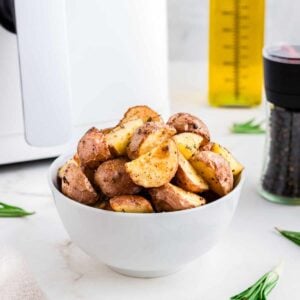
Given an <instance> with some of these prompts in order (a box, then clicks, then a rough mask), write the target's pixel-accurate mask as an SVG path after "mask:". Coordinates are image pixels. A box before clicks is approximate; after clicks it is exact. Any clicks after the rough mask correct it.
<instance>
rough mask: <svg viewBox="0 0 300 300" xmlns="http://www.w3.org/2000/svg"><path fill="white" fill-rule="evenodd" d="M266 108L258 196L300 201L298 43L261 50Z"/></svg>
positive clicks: (278, 200)
mask: <svg viewBox="0 0 300 300" xmlns="http://www.w3.org/2000/svg"><path fill="white" fill-rule="evenodd" d="M263 56H264V79H265V92H266V99H267V111H268V132H267V141H266V147H265V151H266V153H265V161H264V168H263V174H262V178H261V187H260V193H261V195H262V196H263V197H264V198H266V199H268V200H270V201H273V202H279V203H283V204H300V46H275V47H267V48H265V50H264V55H263Z"/></svg>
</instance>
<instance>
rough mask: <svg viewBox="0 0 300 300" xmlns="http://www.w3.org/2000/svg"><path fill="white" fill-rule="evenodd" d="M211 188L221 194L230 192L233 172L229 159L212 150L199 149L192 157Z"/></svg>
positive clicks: (192, 163) (198, 171)
mask: <svg viewBox="0 0 300 300" xmlns="http://www.w3.org/2000/svg"><path fill="white" fill-rule="evenodd" d="M190 163H191V165H192V166H193V167H194V168H195V170H196V171H197V173H199V174H200V175H201V176H202V177H203V178H204V179H205V181H206V182H207V183H208V185H209V187H210V189H211V190H212V191H214V192H215V193H217V194H218V195H219V196H224V195H226V194H228V193H229V192H230V191H231V190H232V189H233V174H232V172H231V168H230V165H229V163H228V161H227V160H226V159H225V158H223V157H222V156H221V155H220V154H216V153H214V152H211V151H199V152H197V153H195V154H194V155H193V156H192V157H191V159H190Z"/></svg>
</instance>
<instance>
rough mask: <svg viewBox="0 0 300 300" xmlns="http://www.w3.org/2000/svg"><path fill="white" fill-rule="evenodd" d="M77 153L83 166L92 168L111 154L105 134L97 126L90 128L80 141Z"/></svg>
mask: <svg viewBox="0 0 300 300" xmlns="http://www.w3.org/2000/svg"><path fill="white" fill-rule="evenodd" d="M77 155H78V159H79V161H80V164H81V166H83V167H89V168H92V169H95V168H97V167H98V166H99V165H100V163H101V162H102V161H105V160H107V159H109V158H110V157H111V154H110V151H109V147H108V144H107V142H106V140H105V136H104V134H103V133H102V132H101V131H100V130H98V129H97V128H95V127H92V128H91V129H89V130H88V131H87V132H86V133H85V134H84V136H83V137H82V138H81V139H80V141H79V143H78V146H77Z"/></svg>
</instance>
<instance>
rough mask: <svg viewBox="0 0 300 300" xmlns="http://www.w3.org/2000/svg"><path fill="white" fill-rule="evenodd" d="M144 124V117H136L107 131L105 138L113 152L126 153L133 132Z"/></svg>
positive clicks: (119, 154) (120, 154)
mask: <svg viewBox="0 0 300 300" xmlns="http://www.w3.org/2000/svg"><path fill="white" fill-rule="evenodd" d="M143 124H144V122H143V120H142V119H134V120H131V121H128V122H127V123H122V124H121V125H119V126H117V127H115V128H113V129H112V130H111V131H110V132H109V133H107V134H106V136H105V139H106V141H107V143H108V145H109V149H110V150H111V153H113V155H115V156H122V155H125V154H126V148H127V146H128V144H129V141H130V139H131V137H132V135H133V133H134V132H135V130H136V129H137V128H139V127H140V126H142V125H143Z"/></svg>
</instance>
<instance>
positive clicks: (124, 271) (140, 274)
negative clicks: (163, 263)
mask: <svg viewBox="0 0 300 300" xmlns="http://www.w3.org/2000/svg"><path fill="white" fill-rule="evenodd" d="M108 267H109V268H110V269H112V270H113V271H115V272H117V273H119V274H122V275H125V276H129V277H137V278H156V277H163V276H167V275H171V274H173V273H176V272H178V271H180V270H181V267H179V268H176V269H168V270H157V271H137V270H128V269H121V268H116V267H112V266H108Z"/></svg>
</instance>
